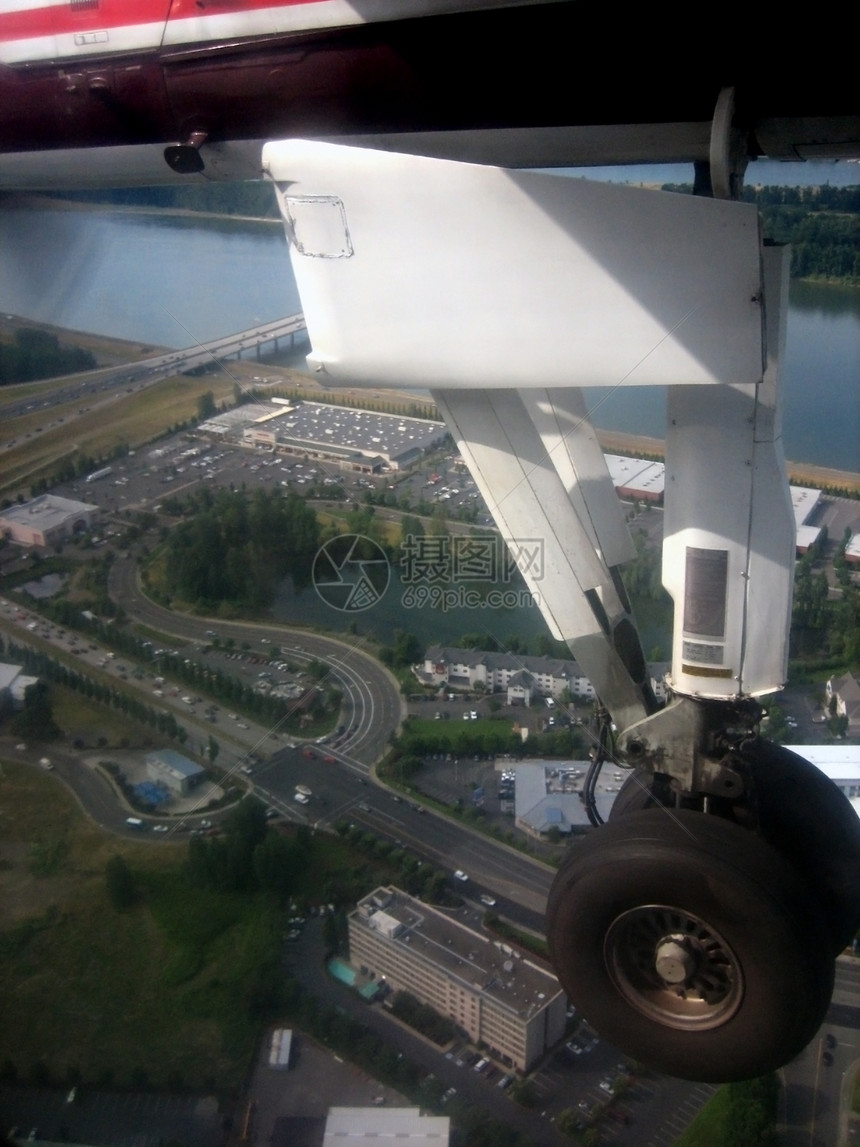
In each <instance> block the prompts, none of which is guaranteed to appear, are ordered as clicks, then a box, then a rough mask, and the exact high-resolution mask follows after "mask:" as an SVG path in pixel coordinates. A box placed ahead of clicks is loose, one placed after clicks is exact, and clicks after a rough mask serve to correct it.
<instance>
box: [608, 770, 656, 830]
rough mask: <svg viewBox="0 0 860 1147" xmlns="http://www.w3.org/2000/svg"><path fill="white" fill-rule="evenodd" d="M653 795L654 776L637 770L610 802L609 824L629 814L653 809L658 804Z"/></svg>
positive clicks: (645, 771)
mask: <svg viewBox="0 0 860 1147" xmlns="http://www.w3.org/2000/svg"><path fill="white" fill-rule="evenodd" d="M660 803H661V802H660V800H659V799H658V797H657V796H656V795H655V793H654V774H653V773H649V772H648V771H647V770H646V769H642V770H637V771H636V772H635V773H631V775H630V776H629V777H628V778H627V780H626V781H625V782H624V784H623V785H622V786H621V789H620V790H619V793H618V796H617V797H616V798H615V800H614V801H613V802H612V808H611V809H610V810H609V822H610V823H611V822H612V821H613V820H618V818H619V817H621V816H627V814H628V813H629V812H641V811H642V810H643V809H646V808H654V807H655V806H656V805H658V804H660Z"/></svg>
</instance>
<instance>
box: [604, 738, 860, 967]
mask: <svg viewBox="0 0 860 1147" xmlns="http://www.w3.org/2000/svg"><path fill="white" fill-rule="evenodd" d="M749 758H750V768H751V775H752V785H753V799H754V811H755V820H756V823H757V827H758V831H759V832H760V833H761V835H762V836H763V837H764V839H765V840H766V841H767V842H768V843H769V844H770V845H771V846H772V847H773V848H775V849H776V850H777V851H778V852H781V853H782V854H783V856H785V857H786V858H787V859H788V860H789V861H790V862H791V863H792V864H793V865H794V866H795V868H797V869H798V871H800V872H801V873H802V874H803V876H804V877H805V878H806V881H807V883H808V884H809V885H810V886H811V887H812V889H813V891H814V893H815V896H816V898H817V899H818V900H819V903H820V904H821V907H822V909H823V912H824V916H825V918H826V920H827V924H828V927H829V929H830V933H831V935H832V937H833V949H832V951H833V954H834V955H838V953H839V952H841V951H842V949H843V948H845V947H846V946H847V945H848V944H850V943H851V941H852V940H853V939H854V937H855V935H856V934H857V929H858V927H860V817H858V816H857V813H856V812H855V811H854V809H853V808H852V806H851V803H850V802H849V800H848V798H847V797H845V796H844V795H843V794H842V793H841V792H840V791H839V789H838V788H837V787H836V785H834V784H833V782H832V781H831V780H830V779H829V778H828V777H826V776H825V775H824V773H822V772H821V770H820V769H817V768H816V767H815V765H812V764H810V763H809V761H807V760H804V758H803V757H800V756H798V755H797V754H796V753H792V752H791V750H789V749H786V748H785V747H784V746H782V745H777V744H774V743H773V742H772V741H766V740H759V741H757V742H756V743H755V745H754V746H753V747H752V749H751V750H750V752H749ZM622 792H623V790H622ZM620 795H621V793H619V796H620Z"/></svg>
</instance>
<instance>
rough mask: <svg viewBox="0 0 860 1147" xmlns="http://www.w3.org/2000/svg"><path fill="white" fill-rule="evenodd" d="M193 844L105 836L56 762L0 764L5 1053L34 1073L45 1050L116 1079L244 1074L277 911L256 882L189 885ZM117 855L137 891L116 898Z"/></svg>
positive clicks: (73, 1068)
mask: <svg viewBox="0 0 860 1147" xmlns="http://www.w3.org/2000/svg"><path fill="white" fill-rule="evenodd" d="M185 847H186V846H185V845H184V844H177V845H171V844H166V845H164V844H160V845H159V846H158V847H155V846H153V845H152V844H149V845H147V844H144V843H143V842H140V843H137V842H126V841H124V840H120V839H118V838H115V837H112V836H109V835H108V834H106V833H104V832H102V831H101V830H99V829H97V828H96V827H95V826H93V825H92V824H91V823H90V822H89V821H88V820H87V818H86V817H85V816H84V815H83V814H82V812H81V811H80V809H79V807H78V805H77V803H76V802H75V800H74V799H73V797H71V795H69V794H68V793H67V791H66V790H65V789H64V788H63V787H62V786H61V785H60V784H59V783H58V782H57V781H56V780H55V778H54V777H52V776H51V775H50V774H47V773H40V772H37V771H35V770H33V769H29V768H25V767H23V766H20V765H13V764H9V763H6V764H3V766H2V775H0V905H2V928H0V1064H3V1063H11V1064H14V1065H15V1068H16V1069H17V1072H18V1074H19V1076H20V1077H24V1078H27V1077H32V1076H33V1068H34V1066H35V1065H37V1064H42V1065H44V1066H45V1067H47V1069H48V1071H49V1072H50V1074H51V1076H53V1077H55V1078H59V1079H67V1078H73V1077H75V1075H76V1074H77V1073H80V1076H81V1077H82V1078H83V1079H85V1080H91V1081H104V1082H108V1081H112V1082H113V1083H115V1084H118V1085H126V1084H140V1083H141V1082H145V1081H149V1082H150V1083H152V1084H154V1085H160V1086H163V1085H165V1084H166V1083H168V1082H177V1081H182V1082H184V1083H185V1084H188V1085H196V1086H207V1087H213V1086H215V1087H219V1088H225V1089H229V1088H232V1087H235V1086H237V1085H238V1084H239V1083H240V1082H241V1080H242V1078H243V1075H244V1072H245V1070H246V1068H247V1065H248V1062H249V1056H250V1055H251V1054H252V1052H253V1049H254V1046H255V1042H256V1039H257V1035H258V1026H259V1018H258V1016H256V1015H255V1012H254V1010H253V1003H254V1001H253V998H252V997H253V992H254V991H256V990H257V985H258V983H259V976H260V973H261V969H267V968H271V967H272V966H273V963H274V966H276V965H277V960H278V956H279V953H280V934H281V914H280V912H279V911H278V910H277V909H276V908H275V907H274V906H273V905H271V904H269V903H267V902H266V901H265V900H263V899H262V898H261V897H255V896H248V895H227V894H216V893H211V892H207V891H204V890H202V889H200V888H197V887H194V888H192V887H191V886H190V885H189V884H188V883H187V882H186V881H185V879H184V878H183V876H182V873H181V862H182V858H183V856H184V852H185ZM117 854H120V855H122V856H123V857H124V859H125V860H126V862H127V863H128V865H129V866H130V868H131V869H132V871H133V872H134V875H135V878H136V880H137V882H138V884H139V887H140V889H141V892H142V898H141V901H140V903H138V904H137V905H135V906H134V907H132V908H130V909H128V910H126V911H122V912H120V911H117V910H116V909H115V908H114V907H113V906H112V905H111V903H110V901H109V899H108V895H107V889H106V883H105V878H104V869H105V864H106V863H107V861H108V859H109V858H110V857H111V856H113V855H117Z"/></svg>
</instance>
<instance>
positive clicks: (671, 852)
mask: <svg viewBox="0 0 860 1147" xmlns="http://www.w3.org/2000/svg"><path fill="white" fill-rule="evenodd" d="M667 934H672V935H677V934H680V935H684V936H689V937H690V939H691V941H692V942H695V943H697V944H699V947H698V948H697V951H699V952H701V957H699V956H697V961H698V962H699V963H700V966H701V967H702V968H703V972H702V974H701V976H700V977H699V981H698V982H700V983H703V984H705V992H706V993H710V994H711V996H712V997H713V998H711V999H708V998H707V996H705V998H703V997H702V995H701V994H697V993H696V992H695V991H694V992H692V993H688V994H687V996H686V997H685V995H684V994H682V993H679V992H678V991H676V990H671V989H667V988H666V987H665V985H664V984H663V982H662V981H660V980H659V979H658V978H657V976H656V973H655V969H654V958H653V957H654V954H655V952H656V948H657V945H658V943H662V937H663V936H665V935H667ZM547 937H548V941H549V949H550V956H551V959H552V962H553V964H554V966H555V969H556V972H557V974H558V977H559V980H560V981H561V984H562V986H563V988H564V989H565V991H566V992H567V994H568V995H569V996H570V999H571V1000H572V1002H573V1003H574V1004H575V1005H576V1006H577V1007H578V1008H580V1010H581V1011H582V1013H583V1014H584V1015H585V1016H586V1018H587V1019H588V1020H589V1022H590V1023H592V1024H593V1025H594V1027H595V1028H596V1029H597V1031H598V1032H599V1033H600V1034H601V1035H602V1036H603V1037H605V1038H606V1039H607V1040H609V1042H610V1043H613V1044H615V1045H616V1046H617V1047H618V1048H620V1049H621V1050H622V1051H623V1052H624V1053H625V1054H627V1055H629V1056H632V1057H633V1058H635V1059H637V1060H640V1061H641V1062H644V1063H645V1064H647V1065H648V1066H649V1067H652V1068H655V1069H656V1070H658V1071H661V1072H665V1073H666V1074H668V1075H674V1076H678V1077H680V1078H684V1079H694V1080H701V1081H708V1082H727V1081H731V1080H739V1079H748V1078H752V1077H755V1076H759V1075H763V1074H765V1073H766V1072H768V1071H773V1070H775V1069H776V1068H778V1067H780V1066H782V1065H783V1064H784V1063H787V1062H788V1061H789V1060H790V1059H792V1058H793V1057H794V1056H795V1055H797V1054H798V1053H799V1052H800V1051H801V1050H802V1049H803V1048H804V1047H805V1046H806V1044H807V1043H808V1042H809V1041H810V1040H811V1039H812V1037H813V1036H814V1035H815V1032H816V1031H817V1030H818V1028H819V1027H820V1025H821V1023H822V1021H823V1019H824V1015H825V1012H826V1011H827V1007H828V1004H829V1001H830V995H831V992H832V989H833V960H832V956H831V951H830V945H829V942H828V935H827V933H826V931H825V930H824V928H823V924H822V919H821V916H820V914H819V912H818V909H817V906H816V904H815V903H814V902H813V900H812V898H811V896H810V895H809V893H808V890H807V887H806V883H805V881H804V880H803V878H802V877H801V876H800V875H799V874H798V873H797V872H795V870H794V869H793V868H792V866H791V865H790V864H789V863H788V862H787V861H786V860H785V858H784V857H782V856H781V855H780V854H779V853H778V852H776V851H775V850H774V849H772V848H771V847H770V846H769V845H767V844H766V843H765V842H764V841H763V840H761V838H760V837H758V836H757V835H756V834H754V833H752V832H749V831H747V830H745V829H741V828H739V827H737V826H736V825H734V824H731V823H729V822H727V821H724V820H721V819H718V818H715V817H711V816H707V815H705V814H703V813H699V812H690V811H687V810H683V811H680V812H675V811H672V812H670V811H669V810H666V809H663V808H654V809H648V810H645V811H642V812H631V813H629V814H628V815H627V816H625V817H623V818H622V819H620V820H618V821H617V822H615V823H614V824H609V825H606V826H605V827H603V828H600V829H597V830H596V831H595V832H593V833H591V834H590V835H589V836H588V837H586V839H585V840H584V841H582V842H580V843H577V844H575V845H573V846H572V847H571V850H570V854H569V856H568V857H567V859H566V860H565V862H564V864H563V866H562V868H561V869H560V870H559V872H558V875H557V877H556V879H555V882H554V883H553V887H552V890H551V892H550V897H549V903H548V908H547ZM643 937H644V943H643ZM649 945H650V948H649ZM649 953H650V954H649ZM720 993H722V995H721V994H720Z"/></svg>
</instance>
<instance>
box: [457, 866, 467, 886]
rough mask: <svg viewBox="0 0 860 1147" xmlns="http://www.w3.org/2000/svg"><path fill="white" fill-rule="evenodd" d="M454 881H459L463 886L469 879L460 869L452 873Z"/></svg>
mask: <svg viewBox="0 0 860 1147" xmlns="http://www.w3.org/2000/svg"><path fill="white" fill-rule="evenodd" d="M454 879H455V880H459V881H460V883H461V884H465V883H466V882H467V881H468V879H469V877H468V876H467V875H466V873H465V872H464V871H463V870H462V868H458V869H457V870H456V872H455V873H454Z"/></svg>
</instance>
